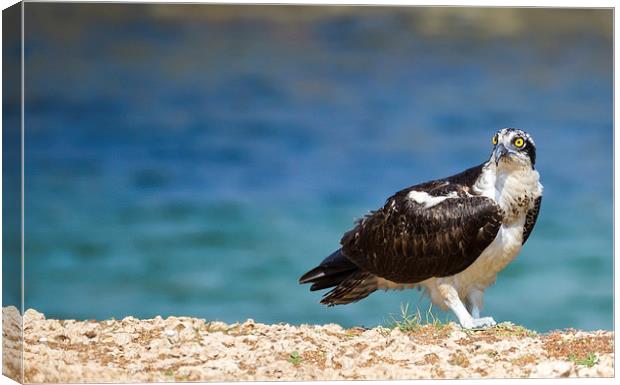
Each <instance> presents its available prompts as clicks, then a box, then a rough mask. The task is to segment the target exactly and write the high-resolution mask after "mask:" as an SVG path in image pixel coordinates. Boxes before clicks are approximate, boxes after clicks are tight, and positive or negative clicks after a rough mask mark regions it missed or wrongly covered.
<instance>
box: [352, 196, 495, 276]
mask: <svg viewBox="0 0 620 385" xmlns="http://www.w3.org/2000/svg"><path fill="white" fill-rule="evenodd" d="M414 194H415V192H414ZM414 196H415V195H414ZM501 220H502V212H501V209H500V208H499V206H498V205H497V204H496V203H495V202H494V201H493V200H491V199H489V198H486V197H482V196H472V195H469V196H466V197H463V196H454V194H453V195H452V197H450V198H448V199H445V200H443V201H440V202H439V203H434V204H433V205H432V206H430V207H429V206H428V205H425V204H421V203H418V202H416V201H415V200H414V199H411V198H409V197H408V196H406V195H404V194H399V195H396V196H394V197H392V198H390V199H388V200H387V202H386V204H385V206H384V207H383V208H382V209H379V210H377V211H374V212H372V213H370V214H369V215H367V216H366V217H365V218H363V219H362V220H360V221H359V222H358V224H357V226H356V227H355V228H354V229H352V230H351V231H349V232H347V233H346V234H345V235H344V236H343V237H342V239H341V244H342V250H343V253H344V254H345V255H346V257H347V258H349V259H350V260H351V261H352V262H353V263H355V264H356V265H357V266H358V267H359V268H361V269H362V270H364V271H367V272H370V273H372V274H375V275H377V276H379V277H382V278H385V279H389V280H391V281H394V282H398V283H415V282H420V281H423V280H425V279H428V278H430V277H444V276H450V275H454V274H456V273H459V272H461V271H463V270H465V269H466V268H467V267H468V266H469V265H471V264H472V263H473V262H474V261H475V260H476V258H478V256H479V255H480V253H481V252H482V251H483V250H484V249H485V248H486V247H487V246H488V245H489V244H490V243H491V242H492V241H493V239H494V238H495V236H496V235H497V232H498V231H499V228H500V226H501Z"/></svg>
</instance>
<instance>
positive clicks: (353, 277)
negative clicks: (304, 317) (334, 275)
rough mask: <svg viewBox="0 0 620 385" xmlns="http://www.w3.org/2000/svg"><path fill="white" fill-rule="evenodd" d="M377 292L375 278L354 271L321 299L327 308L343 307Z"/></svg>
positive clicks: (368, 274)
mask: <svg viewBox="0 0 620 385" xmlns="http://www.w3.org/2000/svg"><path fill="white" fill-rule="evenodd" d="M375 290H377V277H376V276H375V275H372V274H370V273H365V272H362V271H359V270H358V271H356V272H354V273H351V274H349V276H348V277H347V278H346V279H344V280H343V281H342V282H340V283H339V284H338V286H336V287H335V288H333V289H332V290H331V291H329V292H328V293H327V294H325V295H324V296H323V299H321V303H322V304H324V305H327V306H334V305H345V304H348V303H352V302H357V301H359V300H361V299H364V298H366V297H368V296H369V295H370V294H372V293H373V292H374V291H375Z"/></svg>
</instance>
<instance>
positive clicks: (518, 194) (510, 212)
mask: <svg viewBox="0 0 620 385" xmlns="http://www.w3.org/2000/svg"><path fill="white" fill-rule="evenodd" d="M539 180H540V176H539V174H538V171H536V170H534V169H532V168H531V167H511V168H507V167H497V166H496V164H495V162H487V163H486V164H485V165H484V166H483V167H482V172H481V173H480V176H479V177H478V179H477V181H476V183H475V184H474V186H473V190H474V192H476V193H477V194H479V195H482V196H486V197H487V198H490V199H493V200H494V201H495V202H497V204H498V205H499V206H500V207H501V208H502V210H503V211H504V220H505V221H512V220H518V219H519V218H521V217H523V216H524V215H525V214H526V213H527V211H529V210H530V209H531V208H532V207H533V206H534V203H535V200H536V199H537V198H538V197H539V196H540V195H541V194H542V185H541V184H540V182H539Z"/></svg>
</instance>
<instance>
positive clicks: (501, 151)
mask: <svg viewBox="0 0 620 385" xmlns="http://www.w3.org/2000/svg"><path fill="white" fill-rule="evenodd" d="M509 153H510V151H509V150H508V149H507V148H506V147H504V144H503V143H500V144H498V145H497V146H496V147H495V151H493V155H494V156H495V165H496V166H497V165H498V164H499V160H500V159H501V158H502V157H504V156H506V155H507V154H509Z"/></svg>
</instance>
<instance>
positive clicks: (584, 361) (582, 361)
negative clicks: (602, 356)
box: [568, 353, 598, 368]
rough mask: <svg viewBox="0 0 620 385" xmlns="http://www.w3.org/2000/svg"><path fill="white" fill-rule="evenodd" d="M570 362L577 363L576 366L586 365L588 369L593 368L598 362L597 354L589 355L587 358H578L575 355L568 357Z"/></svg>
mask: <svg viewBox="0 0 620 385" xmlns="http://www.w3.org/2000/svg"><path fill="white" fill-rule="evenodd" d="M568 360H569V361H572V362H574V363H575V365H584V366H587V367H588V368H591V367H593V366H594V365H596V363H597V362H598V359H597V358H596V354H594V353H589V354H588V356H587V357H586V358H577V357H576V356H575V355H574V354H571V355H569V356H568Z"/></svg>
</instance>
